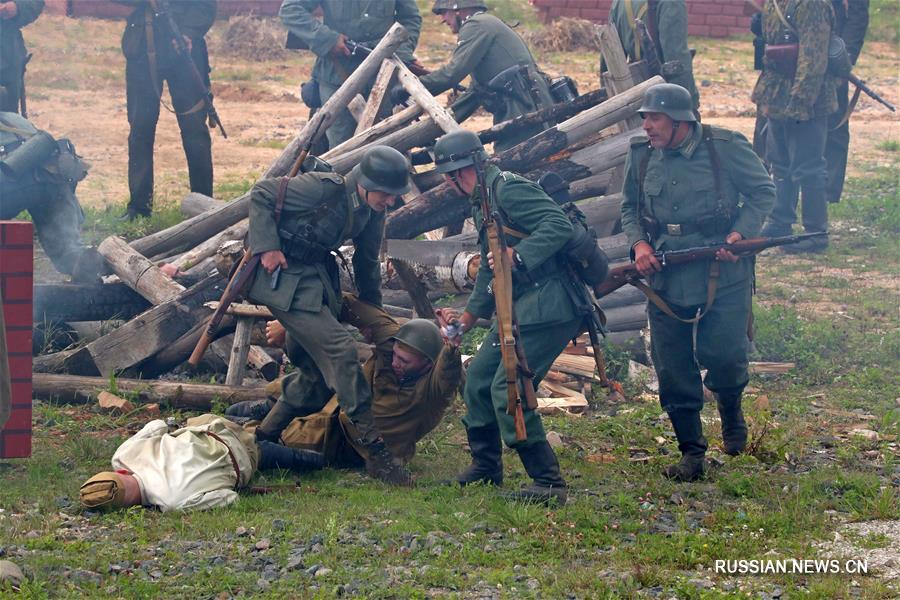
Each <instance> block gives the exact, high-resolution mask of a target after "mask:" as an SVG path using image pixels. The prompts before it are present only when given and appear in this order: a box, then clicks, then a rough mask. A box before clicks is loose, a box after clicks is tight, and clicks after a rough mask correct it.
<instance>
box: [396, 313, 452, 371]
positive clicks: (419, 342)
mask: <svg viewBox="0 0 900 600" xmlns="http://www.w3.org/2000/svg"><path fill="white" fill-rule="evenodd" d="M391 339H393V340H394V341H397V342H400V343H401V344H404V345H406V346H409V347H410V348H412V349H413V350H415V351H416V352H418V353H419V354H421V355H422V356H424V357H426V358H429V359H431V362H435V361H437V357H438V355H439V354H440V353H441V348H443V347H444V341H443V340H442V339H441V332H440V330H439V329H438V327H437V325H435V324H434V323H432V322H431V321H429V320H427V319H410V320H409V321H407V322H406V323H404V324H403V325H401V326H400V329H398V330H397V335H395V336H394V337H393V338H391Z"/></svg>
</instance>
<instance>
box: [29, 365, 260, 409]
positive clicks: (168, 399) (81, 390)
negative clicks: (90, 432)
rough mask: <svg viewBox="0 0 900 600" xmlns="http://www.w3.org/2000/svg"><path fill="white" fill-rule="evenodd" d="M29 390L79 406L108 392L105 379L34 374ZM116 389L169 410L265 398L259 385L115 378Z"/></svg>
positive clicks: (207, 406)
mask: <svg viewBox="0 0 900 600" xmlns="http://www.w3.org/2000/svg"><path fill="white" fill-rule="evenodd" d="M32 389H33V394H34V397H35V398H40V399H44V400H55V401H59V402H70V403H75V404H83V403H85V402H93V401H94V400H95V399H96V397H97V395H98V394H99V393H100V392H102V391H105V390H108V389H109V379H107V378H105V377H83V376H77V375H57V374H50V373H35V374H34V379H33V383H32ZM116 389H117V390H118V391H119V393H120V394H123V393H124V394H128V395H129V397H130V398H133V399H134V400H135V401H136V402H139V403H141V404H149V403H157V404H160V405H164V406H167V407H170V408H177V409H182V410H198V411H209V410H211V409H212V405H213V402H219V403H225V404H232V403H234V402H242V401H244V400H260V399H264V398H266V389H265V387H264V386H262V385H261V386H259V387H243V386H224V385H202V384H196V383H176V382H171V381H153V380H145V379H126V378H124V377H120V378H118V379H116Z"/></svg>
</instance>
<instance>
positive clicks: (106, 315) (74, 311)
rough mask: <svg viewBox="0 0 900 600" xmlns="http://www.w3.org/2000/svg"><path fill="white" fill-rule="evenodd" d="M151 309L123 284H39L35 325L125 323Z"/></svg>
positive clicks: (36, 293) (35, 292)
mask: <svg viewBox="0 0 900 600" xmlns="http://www.w3.org/2000/svg"><path fill="white" fill-rule="evenodd" d="M149 307H150V303H149V302H147V300H146V299H144V298H142V297H141V295H140V294H138V293H137V292H135V291H134V290H132V289H131V288H129V287H128V286H127V285H125V284H124V283H112V284H105V285H86V284H76V283H36V284H35V285H34V307H33V308H32V321H34V322H35V323H43V322H48V323H50V322H55V321H67V322H68V321H108V320H111V319H123V320H124V319H130V318H131V317H133V316H135V315H137V314H139V313H142V312H144V311H145V310H147V308H149Z"/></svg>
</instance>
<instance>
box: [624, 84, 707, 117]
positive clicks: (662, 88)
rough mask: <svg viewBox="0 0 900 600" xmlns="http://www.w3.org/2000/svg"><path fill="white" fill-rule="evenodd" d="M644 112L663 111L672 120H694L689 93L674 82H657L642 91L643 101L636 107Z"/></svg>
mask: <svg viewBox="0 0 900 600" xmlns="http://www.w3.org/2000/svg"><path fill="white" fill-rule="evenodd" d="M638 112H639V113H640V114H641V116H643V114H644V113H645V112H654V113H663V114H664V115H667V116H668V117H669V118H670V119H672V120H673V121H696V120H697V116H696V115H695V114H694V103H693V101H692V100H691V94H690V93H689V92H688V91H687V90H686V89H684V88H683V87H681V86H680V85H676V84H674V83H658V84H656V85H654V86H650V88H648V89H647V91H646V92H645V93H644V102H643V103H642V104H641V107H640V108H639V109H638Z"/></svg>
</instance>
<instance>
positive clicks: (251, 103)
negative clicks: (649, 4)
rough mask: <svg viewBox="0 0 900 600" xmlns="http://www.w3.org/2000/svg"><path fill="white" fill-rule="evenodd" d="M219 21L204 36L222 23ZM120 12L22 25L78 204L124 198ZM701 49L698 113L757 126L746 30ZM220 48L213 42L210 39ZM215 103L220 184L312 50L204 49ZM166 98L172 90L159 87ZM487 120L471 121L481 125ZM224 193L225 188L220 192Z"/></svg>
mask: <svg viewBox="0 0 900 600" xmlns="http://www.w3.org/2000/svg"><path fill="white" fill-rule="evenodd" d="M423 18H424V30H423V34H422V36H421V38H420V46H419V50H418V51H417V54H418V55H419V56H420V57H421V59H422V61H423V62H424V63H425V64H426V66H429V67H431V68H434V67H437V66H439V65H441V64H442V63H444V62H445V61H446V60H447V58H448V57H449V56H450V53H451V52H452V49H453V47H454V45H455V39H454V36H452V35H451V34H450V32H449V31H448V30H447V29H446V27H444V26H443V25H441V24H440V23H439V22H438V21H437V19H436V18H435V17H434V16H433V15H431V14H425V15H423ZM226 26H227V24H226V22H224V21H218V22H217V23H216V24H215V25H214V27H213V29H212V30H211V32H210V38H212V41H214V42H215V41H217V40H218V36H221V35H222V32H223V31H224V29H225V28H226ZM123 28H124V20H121V21H105V20H97V19H79V20H74V19H69V18H65V17H59V16H53V15H46V14H45V15H42V16H41V17H40V18H39V19H38V20H37V21H36V22H35V23H33V24H32V25H29V26H28V27H27V28H26V29H25V30H24V33H25V37H26V42H27V44H28V45H29V49H30V51H31V52H33V53H34V58H33V59H32V61H31V62H30V63H29V68H28V89H29V109H30V115H31V118H32V119H33V120H34V122H35V123H36V124H37V125H38V126H39V127H41V128H44V129H47V130H48V131H50V132H52V133H54V134H55V135H57V136H60V137H69V138H70V139H72V140H73V142H74V143H75V145H76V147H77V148H78V151H79V152H80V153H81V154H82V155H84V156H85V157H86V158H87V159H88V160H89V161H90V163H91V165H92V169H91V173H90V175H89V176H88V178H87V179H86V180H85V181H84V182H82V183H81V185H80V187H79V198H80V200H81V202H82V203H83V204H84V205H86V206H94V207H105V206H113V205H124V204H125V202H126V201H127V198H128V184H127V163H128V156H127V147H128V146H127V143H128V119H127V114H126V104H125V75H124V67H125V61H124V58H123V57H122V53H121V50H120V48H119V39H120V37H121V34H122V30H123ZM691 41H692V44H693V45H695V46H696V47H697V58H696V60H695V72H696V78H697V81H698V83H699V85H700V93H701V102H702V110H703V115H704V118H705V120H706V121H708V122H710V123H714V124H718V125H723V126H725V127H731V128H734V129H737V130H739V131H741V132H743V133H745V134H746V135H748V136H750V135H752V132H753V123H754V119H753V114H754V110H755V108H754V106H753V104H752V103H751V102H750V91H751V89H752V86H753V83H754V82H755V80H756V73H755V72H754V71H753V70H752V47H751V44H750V42H749V41H748V40H725V41H722V40H718V41H716V40H705V39H695V40H691ZM210 45H211V47H212V48H216V47H217V45H216V44H215V43H211V44H210ZM535 57H536V58H537V60H538V63H540V64H541V66H542V67H543V68H544V69H545V70H546V71H547V72H548V73H550V74H551V75H557V74H561V73H565V74H568V75H570V76H572V77H573V78H574V79H576V80H577V81H578V82H579V86H580V89H581V90H582V91H587V90H589V89H592V88H595V87H597V75H596V65H597V62H598V61H597V57H595V56H593V55H592V54H591V53H586V52H580V53H577V52H565V53H562V52H554V53H540V52H536V53H535ZM210 59H211V63H212V66H213V72H212V80H213V91H214V93H215V95H216V107H217V109H218V111H219V114H220V116H221V118H222V121H223V123H224V124H225V128H226V130H227V132H228V136H229V137H228V139H227V140H226V139H223V138H222V137H221V135H219V134H218V132H213V135H212V137H213V161H214V168H215V177H216V179H215V181H216V185H217V190H219V189H221V186H223V185H229V184H232V185H236V184H240V183H246V182H248V181H250V182H252V181H253V180H255V179H256V177H258V175H259V174H260V173H261V172H262V171H264V170H265V168H266V167H267V166H268V165H269V164H270V163H271V162H272V161H273V160H274V159H275V157H276V156H278V154H279V153H280V146H281V145H283V144H284V143H287V141H288V140H289V139H290V138H291V137H292V136H293V135H294V134H295V132H296V131H297V130H298V129H299V128H300V127H301V126H302V124H303V123H304V122H305V121H306V118H307V112H308V111H307V109H306V107H305V106H303V105H302V104H301V103H300V101H299V91H298V90H299V86H300V83H302V82H303V81H304V80H305V79H306V78H307V77H308V76H309V73H310V70H311V67H312V62H313V61H312V56H311V54H310V53H309V52H297V53H290V54H289V56H288V57H287V58H285V59H280V60H273V61H269V62H257V61H252V60H246V59H241V58H234V57H227V56H221V55H216V53H215V52H213V53H211V56H210ZM898 67H900V62H898V57H897V55H896V52H895V50H894V49H893V48H892V47H891V46H890V45H889V44H885V43H867V44H866V47H865V48H864V51H863V55H862V58H861V59H860V62H859V65H858V66H857V69H856V70H857V72H859V73H860V75H861V76H863V77H866V78H867V80H868V81H869V83H870V84H871V85H872V86H873V87H875V88H877V89H879V90H880V91H881V92H882V93H883V94H884V95H885V96H886V97H887V98H888V99H889V100H890V101H892V102H895V103H900V89H898V86H897V85H896V83H897V79H898V78H897V73H898V72H900V69H898ZM164 98H166V99H167V98H168V93H167V92H164ZM486 121H487V119H486V118H481V119H478V120H477V121H473V122H471V123H467V126H468V127H472V128H478V127H482V126H484V125H485V123H486ZM897 123H898V117H897V116H895V115H893V114H891V113H888V112H887V111H886V110H885V109H883V108H882V107H881V106H880V105H877V104H875V103H874V102H873V101H871V100H870V99H868V98H867V97H865V96H863V98H862V100H861V101H860V105H859V107H858V109H857V112H856V114H855V115H854V117H853V121H852V125H851V127H852V131H853V136H852V142H851V166H850V174H851V176H852V175H853V174H855V173H857V172H858V171H856V169H855V167H854V163H859V162H877V161H878V160H879V152H878V151H877V146H878V145H879V144H881V143H883V142H884V141H887V140H900V134H898V129H897ZM154 168H155V173H156V202H157V203H165V202H177V201H179V200H180V199H181V198H182V197H183V196H184V195H185V194H186V193H187V191H188V189H187V167H186V164H185V159H184V153H183V151H182V149H181V138H180V134H179V132H178V127H177V124H176V122H175V118H174V116H173V115H172V114H171V113H170V112H167V111H166V110H165V109H163V110H162V111H161V114H160V120H159V125H158V127H157V139H156V154H155V165H154ZM221 195H222V197H223V198H224V199H228V198H229V197H230V195H229V192H227V190H224V191H223V193H222V194H221Z"/></svg>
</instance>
